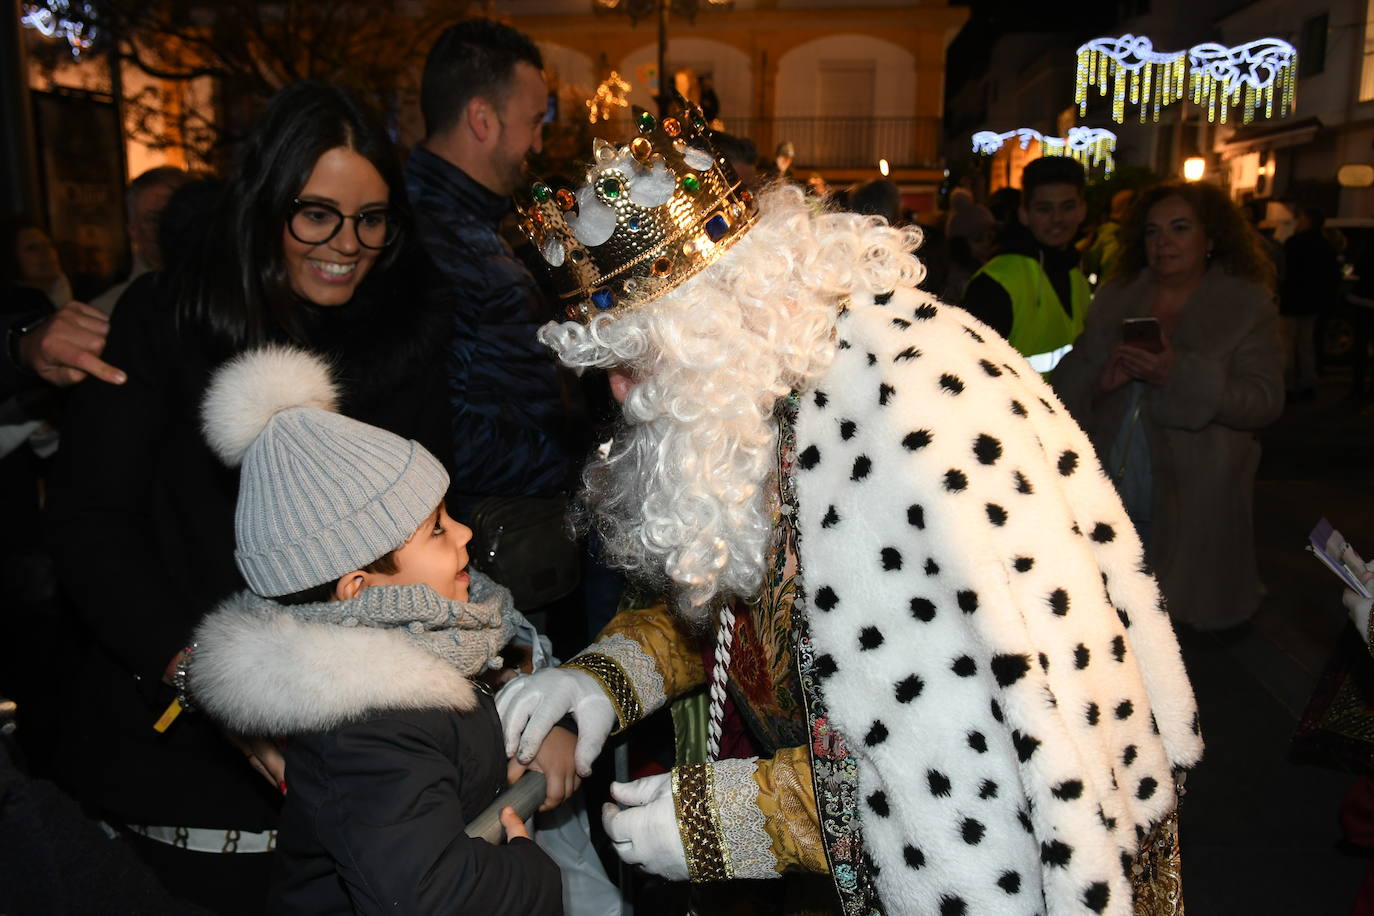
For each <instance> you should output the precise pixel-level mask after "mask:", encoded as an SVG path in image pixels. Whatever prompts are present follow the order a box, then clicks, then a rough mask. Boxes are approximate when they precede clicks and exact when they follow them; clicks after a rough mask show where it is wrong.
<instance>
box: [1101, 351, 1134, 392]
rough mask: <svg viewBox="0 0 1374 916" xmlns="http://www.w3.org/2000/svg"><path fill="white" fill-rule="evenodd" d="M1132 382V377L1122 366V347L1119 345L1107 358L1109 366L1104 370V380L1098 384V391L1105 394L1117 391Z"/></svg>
mask: <svg viewBox="0 0 1374 916" xmlns="http://www.w3.org/2000/svg"><path fill="white" fill-rule="evenodd" d="M1130 380H1131V377H1130V376H1129V375H1127V374H1126V369H1125V368H1124V367H1123V366H1122V365H1121V346H1120V345H1117V348H1116V349H1115V350H1113V351H1112V355H1111V356H1110V357H1108V358H1107V365H1106V366H1105V367H1103V369H1102V378H1101V379H1099V380H1098V382H1097V390H1098V391H1100V392H1103V393H1105V392H1108V391H1115V390H1116V389H1118V388H1120V387H1121V386H1122V385H1124V384H1126V383H1127V382H1129V381H1130Z"/></svg>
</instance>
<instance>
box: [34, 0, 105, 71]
mask: <svg viewBox="0 0 1374 916" xmlns="http://www.w3.org/2000/svg"><path fill="white" fill-rule="evenodd" d="M19 8H20V16H19V24H20V25H22V26H23V27H24V28H26V29H35V30H37V31H38V32H39V34H42V35H46V36H47V37H49V38H59V39H62V38H65V39H66V40H67V44H68V45H69V46H70V47H71V49H72V57H78V58H79V57H80V56H81V52H82V51H89V50H90V48H91V45H92V44H94V43H95V40H96V38H97V37H98V35H99V34H100V30H99V29H97V28H96V27H95V26H94V25H92V24H91V23H92V21H94V19H95V11H94V10H93V9H92V8H91V5H90V4H89V3H85V2H78V3H72V2H69V0H46V2H43V3H23V4H20V7H19Z"/></svg>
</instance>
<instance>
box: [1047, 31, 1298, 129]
mask: <svg viewBox="0 0 1374 916" xmlns="http://www.w3.org/2000/svg"><path fill="white" fill-rule="evenodd" d="M1297 64H1298V52H1297V51H1296V50H1295V49H1294V47H1293V46H1292V45H1291V44H1289V43H1288V42H1286V41H1283V40H1282V39H1278V38H1260V39H1256V40H1255V41H1251V42H1247V43H1245V44H1242V45H1236V46H1234V47H1229V48H1228V47H1226V46H1225V45H1219V44H1215V43H1213V42H1206V43H1203V44H1199V45H1194V46H1193V47H1191V48H1189V49H1188V50H1187V51H1173V52H1167V53H1165V52H1160V51H1156V50H1155V49H1154V44H1153V43H1152V42H1151V41H1150V39H1149V38H1146V37H1145V36H1143V35H1130V34H1126V35H1122V36H1120V37H1119V38H1094V39H1093V40H1092V41H1089V42H1087V43H1085V44H1083V45H1080V46H1079V48H1078V67H1077V71H1076V74H1075V76H1076V79H1075V89H1074V102H1075V103H1077V105H1078V112H1079V114H1080V115H1083V114H1087V112H1088V95H1089V93H1090V91H1091V90H1092V89H1096V90H1097V93H1098V94H1099V95H1101V96H1103V97H1107V96H1110V98H1111V100H1112V120H1113V121H1115V122H1116V123H1118V124H1121V123H1122V122H1124V121H1125V120H1126V103H1127V101H1129V102H1130V103H1131V104H1132V105H1138V106H1139V107H1140V122H1141V123H1142V124H1143V123H1145V121H1146V119H1147V118H1152V119H1153V120H1155V121H1158V120H1159V112H1160V109H1162V108H1164V107H1166V106H1168V105H1171V104H1172V103H1174V102H1177V101H1179V100H1180V99H1182V98H1183V97H1184V93H1185V87H1186V91H1188V92H1189V93H1190V94H1191V96H1192V100H1193V103H1194V104H1196V105H1206V106H1207V119H1208V120H1209V121H1215V120H1216V119H1217V117H1218V115H1220V118H1221V122H1222V123H1223V124H1224V123H1226V120H1227V118H1228V116H1229V114H1230V109H1232V108H1236V109H1240V111H1241V112H1242V117H1243V118H1244V121H1245V123H1246V124H1249V123H1250V122H1251V121H1252V120H1253V119H1254V117H1255V115H1256V113H1257V112H1259V110H1260V109H1261V108H1263V109H1264V116H1265V117H1266V118H1272V117H1273V116H1274V101H1275V98H1276V97H1277V99H1278V102H1279V105H1278V108H1279V116H1280V117H1285V118H1286V117H1287V116H1288V112H1289V109H1291V108H1292V107H1293V99H1294V86H1295V83H1296V74H1297Z"/></svg>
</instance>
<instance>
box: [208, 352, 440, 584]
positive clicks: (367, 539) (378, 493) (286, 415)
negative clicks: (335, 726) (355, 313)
mask: <svg viewBox="0 0 1374 916" xmlns="http://www.w3.org/2000/svg"><path fill="white" fill-rule="evenodd" d="M337 402H338V395H337V392H336V390H335V386H334V382H333V380H332V379H331V377H330V372H329V366H328V365H327V364H325V362H324V361H323V360H321V359H320V358H319V357H317V356H314V355H312V354H310V353H306V352H305V351H303V350H298V349H295V348H291V347H267V348H264V349H260V350H252V351H249V352H247V353H243V354H241V355H239V356H237V357H235V358H234V359H232V360H230V361H229V362H227V363H225V365H224V366H223V367H222V368H220V369H219V370H218V371H217V372H216V373H215V375H214V377H213V378H212V379H211V381H210V385H209V387H208V388H207V389H206V392H205V402H204V406H203V411H202V419H203V427H204V431H205V438H206V441H207V442H209V444H210V447H211V448H212V449H213V450H214V451H215V452H216V454H218V455H219V456H220V458H221V459H223V461H224V462H225V463H226V464H228V465H229V466H231V467H232V466H234V465H236V464H239V463H242V465H243V469H242V471H241V472H240V475H239V500H238V508H237V510H236V512H235V514H234V533H235V537H236V540H237V549H236V550H235V551H234V559H235V560H236V561H237V562H238V567H239V571H240V572H241V573H243V577H244V579H245V580H246V581H247V582H248V587H249V588H251V589H252V590H253V591H254V592H256V593H257V594H259V595H265V596H268V597H273V596H278V595H289V594H292V593H293V592H298V591H301V590H302V589H307V588H312V587H314V586H316V585H321V584H323V583H325V582H331V581H333V580H335V579H338V578H339V577H340V576H342V575H343V574H344V573H347V572H351V571H352V570H355V569H359V568H361V567H363V566H366V565H367V564H368V563H371V562H372V561H374V560H376V559H377V558H378V557H381V556H383V555H385V554H387V553H389V552H391V551H393V550H395V549H397V548H398V547H401V546H402V545H403V544H405V542H406V541H407V540H409V539H410V536H411V535H412V534H414V533H415V530H416V529H417V528H418V527H419V526H420V523H421V522H423V521H424V520H425V519H426V518H427V517H428V516H429V514H430V513H431V512H433V511H434V509H435V507H436V506H438V505H439V501H440V500H441V499H443V497H444V493H445V491H446V490H447V489H448V473H447V472H446V471H445V470H444V468H443V465H441V464H440V463H439V461H438V460H437V459H436V458H435V457H434V456H433V455H431V454H430V453H429V452H428V451H426V450H425V448H424V447H423V446H421V445H420V444H419V443H418V442H413V441H410V440H407V439H402V438H401V437H400V436H397V435H395V434H394V433H389V432H387V431H386V430H383V429H378V428H377V427H375V426H369V425H367V424H366V423H361V422H359V421H357V420H350V419H349V418H348V417H345V416H342V415H340V414H338V413H336V412H335V410H336V405H337Z"/></svg>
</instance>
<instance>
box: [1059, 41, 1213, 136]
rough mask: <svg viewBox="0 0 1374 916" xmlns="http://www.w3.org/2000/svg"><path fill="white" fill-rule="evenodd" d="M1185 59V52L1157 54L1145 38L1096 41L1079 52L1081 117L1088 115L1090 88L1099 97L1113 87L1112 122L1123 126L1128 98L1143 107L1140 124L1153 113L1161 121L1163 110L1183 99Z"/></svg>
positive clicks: (1077, 93)
mask: <svg viewBox="0 0 1374 916" xmlns="http://www.w3.org/2000/svg"><path fill="white" fill-rule="evenodd" d="M1186 58H1187V55H1186V54H1185V53H1184V52H1182V51H1178V52H1175V53H1171V54H1163V53H1160V52H1158V51H1156V50H1155V49H1154V44H1153V43H1152V42H1151V41H1150V39H1148V38H1146V37H1145V36H1144V35H1130V34H1127V35H1122V36H1121V37H1120V38H1094V39H1093V40H1092V41H1089V42H1087V43H1086V44H1084V45H1081V46H1079V48H1078V71H1077V80H1076V83H1077V85H1076V87H1075V92H1074V101H1075V102H1077V103H1078V113H1079V114H1087V112H1088V89H1089V87H1091V86H1096V87H1097V91H1098V93H1099V94H1100V95H1103V96H1106V95H1107V94H1108V87H1109V85H1110V92H1111V98H1112V120H1113V121H1115V122H1116V123H1118V124H1120V123H1122V122H1123V121H1124V120H1125V119H1126V99H1127V97H1129V98H1130V100H1131V104H1133V105H1139V106H1140V123H1142V124H1144V123H1145V118H1146V114H1147V113H1148V112H1151V111H1153V113H1154V120H1156V121H1158V120H1159V110H1160V109H1161V108H1163V107H1164V106H1166V105H1168V104H1170V103H1172V102H1176V101H1178V100H1179V99H1181V98H1183V86H1184V79H1183V77H1184V67H1185V63H1186ZM1152 97H1153V99H1152ZM1152 102H1153V104H1152Z"/></svg>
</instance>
